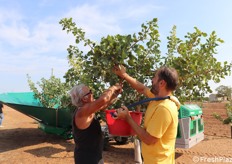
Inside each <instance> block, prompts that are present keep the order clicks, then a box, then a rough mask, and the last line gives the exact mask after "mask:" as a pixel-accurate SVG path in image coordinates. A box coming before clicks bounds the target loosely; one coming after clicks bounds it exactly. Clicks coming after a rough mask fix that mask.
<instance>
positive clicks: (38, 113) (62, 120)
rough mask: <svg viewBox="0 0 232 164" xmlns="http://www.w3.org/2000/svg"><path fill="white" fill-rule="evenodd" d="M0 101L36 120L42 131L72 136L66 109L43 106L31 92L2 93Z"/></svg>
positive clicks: (68, 112) (69, 115)
mask: <svg viewBox="0 0 232 164" xmlns="http://www.w3.org/2000/svg"><path fill="white" fill-rule="evenodd" d="M0 101H1V102H2V103H3V104H5V105H7V106H9V107H11V108H13V109H15V110H17V111H19V112H21V113H23V114H25V115H27V116H29V117H31V118H33V119H35V120H36V121H38V124H39V126H38V127H39V128H40V129H41V130H43V131H44V132H46V133H52V134H56V135H59V136H62V137H64V138H65V139H70V138H72V133H71V130H72V126H71V120H72V116H71V115H72V114H71V112H70V111H69V110H68V109H54V108H45V107H43V106H42V104H41V103H40V101H39V100H38V99H35V98H34V93H33V92H20V93H3V94H0Z"/></svg>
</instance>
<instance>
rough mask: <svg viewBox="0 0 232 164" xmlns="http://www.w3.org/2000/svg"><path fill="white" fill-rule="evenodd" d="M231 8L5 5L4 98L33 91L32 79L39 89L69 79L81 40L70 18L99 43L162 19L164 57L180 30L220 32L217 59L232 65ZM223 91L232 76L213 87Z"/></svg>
mask: <svg viewBox="0 0 232 164" xmlns="http://www.w3.org/2000/svg"><path fill="white" fill-rule="evenodd" d="M231 8H232V1H229V0H220V1H219V0H203V1H202V0H194V1H186V0H176V1H173V0H165V1H163V0H146V1H139V0H65V1H64V0H0V75H1V78H0V93H5V92H28V91H30V88H29V85H28V82H27V74H28V75H29V76H30V77H31V80H32V81H33V82H35V83H36V82H38V81H40V80H41V78H47V79H48V78H49V77H50V75H51V73H52V72H53V74H54V75H55V76H56V77H60V78H61V79H63V75H64V74H65V72H66V71H67V70H68V68H69V65H68V60H67V54H68V53H67V48H68V46H69V45H74V43H75V40H74V37H73V36H72V35H69V34H67V33H66V32H65V31H63V30H62V27H61V25H60V24H59V21H60V20H61V19H63V18H70V17H72V18H73V20H74V21H75V23H76V24H77V26H78V27H79V28H82V29H83V31H85V32H86V37H87V38H89V39H91V40H93V41H100V40H101V38H102V37H105V36H107V35H114V34H133V33H137V32H139V30H140V29H141V24H142V23H146V22H147V21H150V20H152V19H153V18H158V26H159V33H160V39H161V52H162V54H163V55H165V53H166V52H167V51H166V45H167V39H166V38H167V36H169V34H170V31H171V29H172V27H173V26H174V25H175V26H177V36H178V37H180V38H183V37H184V35H186V34H187V32H194V27H198V28H199V29H200V30H201V31H203V32H206V33H208V34H209V33H211V32H212V31H216V34H217V36H218V37H219V38H221V39H223V40H224V41H225V43H223V44H220V46H219V47H218V48H217V52H218V53H217V54H216V55H215V57H216V58H217V60H218V61H220V62H224V61H228V62H231V61H232V57H231V51H232V21H231V18H232V11H231ZM220 85H225V86H231V85H232V76H227V77H226V78H225V79H222V80H221V82H220V83H217V84H215V83H214V82H212V81H211V82H210V86H211V89H212V90H213V91H214V90H215V88H217V87H219V86H220Z"/></svg>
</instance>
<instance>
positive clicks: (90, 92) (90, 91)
mask: <svg viewBox="0 0 232 164" xmlns="http://www.w3.org/2000/svg"><path fill="white" fill-rule="evenodd" d="M89 94H92V90H91V89H90V90H89V92H88V93H86V94H85V95H84V96H83V97H85V96H88V95H89Z"/></svg>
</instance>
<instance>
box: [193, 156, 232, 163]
mask: <svg viewBox="0 0 232 164" xmlns="http://www.w3.org/2000/svg"><path fill="white" fill-rule="evenodd" d="M192 160H193V162H194V163H198V162H199V163H200V162H209V163H218V162H221V163H232V158H228V157H216V156H215V157H204V156H194V157H193V158H192Z"/></svg>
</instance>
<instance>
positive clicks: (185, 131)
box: [176, 104, 204, 148]
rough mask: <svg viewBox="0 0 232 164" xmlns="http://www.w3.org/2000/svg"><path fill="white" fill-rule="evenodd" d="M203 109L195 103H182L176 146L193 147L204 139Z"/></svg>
mask: <svg viewBox="0 0 232 164" xmlns="http://www.w3.org/2000/svg"><path fill="white" fill-rule="evenodd" d="M202 114H203V113H202V109H201V108H200V107H199V106H197V105H194V104H186V105H182V106H181V108H180V110H179V116H178V117H179V124H178V129H177V138H176V147H179V148H191V147H192V146H194V145H196V144H197V143H199V142H200V141H202V140H203V139H204V123H203V115H202Z"/></svg>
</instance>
